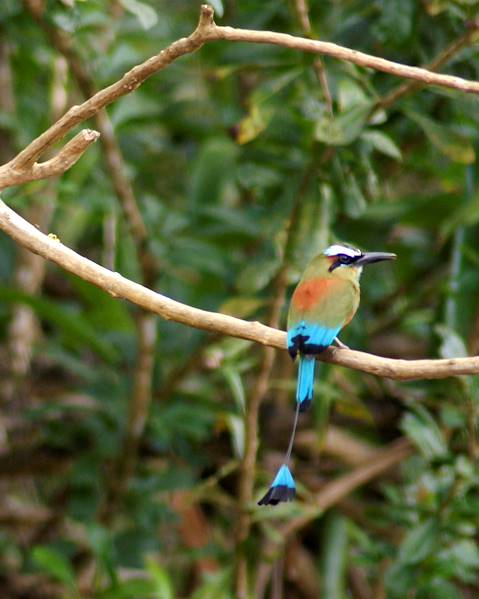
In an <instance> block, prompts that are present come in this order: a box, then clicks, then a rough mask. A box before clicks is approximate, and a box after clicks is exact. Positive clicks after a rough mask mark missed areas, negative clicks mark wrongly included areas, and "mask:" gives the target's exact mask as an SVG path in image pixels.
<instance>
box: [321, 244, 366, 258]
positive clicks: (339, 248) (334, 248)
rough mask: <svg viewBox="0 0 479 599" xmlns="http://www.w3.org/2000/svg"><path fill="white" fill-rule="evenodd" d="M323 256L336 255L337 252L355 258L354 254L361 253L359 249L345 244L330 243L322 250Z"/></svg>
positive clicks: (358, 254)
mask: <svg viewBox="0 0 479 599" xmlns="http://www.w3.org/2000/svg"><path fill="white" fill-rule="evenodd" d="M323 253H324V255H325V256H338V255H339V254H345V255H346V256H350V257H351V258H355V257H356V256H360V255H361V251H360V250H355V249H354V248H350V247H346V246H345V245H339V244H335V245H330V246H329V247H328V248H326V249H325V250H324V252H323Z"/></svg>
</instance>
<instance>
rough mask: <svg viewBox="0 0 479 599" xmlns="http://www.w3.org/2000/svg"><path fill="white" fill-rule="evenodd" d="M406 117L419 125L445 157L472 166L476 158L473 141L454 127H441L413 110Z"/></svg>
mask: <svg viewBox="0 0 479 599" xmlns="http://www.w3.org/2000/svg"><path fill="white" fill-rule="evenodd" d="M405 113H406V115H407V116H408V117H409V118H410V119H412V120H413V121H414V122H415V123H417V124H418V125H419V126H420V127H421V129H422V130H423V131H424V133H425V134H426V135H427V137H428V139H429V141H430V142H431V143H432V144H433V145H434V146H435V147H436V148H437V149H438V150H439V151H440V152H442V153H443V154H444V155H445V156H447V157H448V158H450V159H451V160H454V161H455V162H460V163H462V164H472V163H473V162H474V160H475V158H476V154H475V152H474V147H473V145H472V143H471V141H470V140H469V139H468V138H467V137H466V136H465V135H462V134H460V133H457V131H455V130H454V129H453V128H452V127H445V126H443V125H439V124H438V123H436V122H435V121H433V120H432V119H430V118H429V117H427V116H424V115H421V114H419V113H417V112H414V111H412V110H407V111H405Z"/></svg>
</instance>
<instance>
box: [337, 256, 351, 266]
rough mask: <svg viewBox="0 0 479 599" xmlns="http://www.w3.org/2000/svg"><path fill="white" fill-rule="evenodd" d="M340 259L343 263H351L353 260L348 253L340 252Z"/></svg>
mask: <svg viewBox="0 0 479 599" xmlns="http://www.w3.org/2000/svg"><path fill="white" fill-rule="evenodd" d="M338 260H339V262H340V263H341V264H351V262H352V261H353V260H352V258H351V256H346V254H339V256H338Z"/></svg>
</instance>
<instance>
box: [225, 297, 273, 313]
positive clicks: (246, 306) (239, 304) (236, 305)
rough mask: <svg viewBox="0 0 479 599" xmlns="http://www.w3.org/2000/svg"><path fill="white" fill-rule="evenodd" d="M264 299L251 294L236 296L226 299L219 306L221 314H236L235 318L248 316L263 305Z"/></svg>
mask: <svg viewBox="0 0 479 599" xmlns="http://www.w3.org/2000/svg"><path fill="white" fill-rule="evenodd" d="M264 303H265V301H264V300H263V299H261V298H258V297H253V296H245V295H242V296H238V297H232V298H230V299H228V300H226V301H225V302H224V303H223V304H221V306H220V307H219V310H218V311H219V312H221V314H228V315H229V316H236V318H249V317H250V316H251V315H252V314H254V313H255V312H257V311H258V309H259V308H261V306H264Z"/></svg>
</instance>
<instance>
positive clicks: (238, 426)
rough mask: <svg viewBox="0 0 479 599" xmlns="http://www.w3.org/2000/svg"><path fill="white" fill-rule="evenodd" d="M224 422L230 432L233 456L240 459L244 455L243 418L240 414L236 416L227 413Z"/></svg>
mask: <svg viewBox="0 0 479 599" xmlns="http://www.w3.org/2000/svg"><path fill="white" fill-rule="evenodd" d="M226 424H227V425H228V428H229V431H230V434H231V440H232V443H233V449H234V452H235V456H236V457H237V458H239V459H242V458H243V456H244V442H245V430H244V418H243V417H242V416H237V415H236V414H227V415H226Z"/></svg>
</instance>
